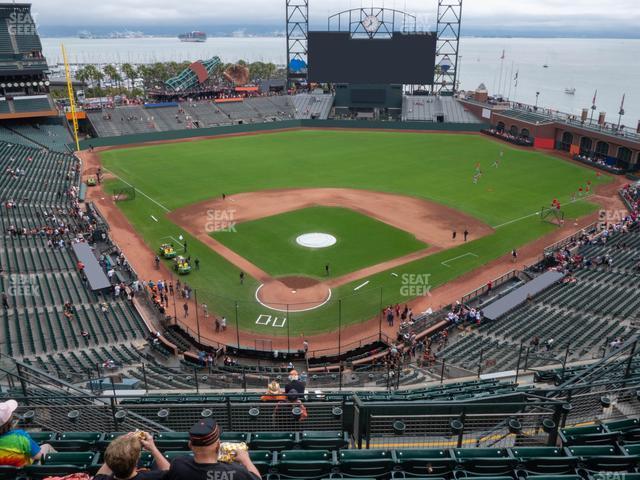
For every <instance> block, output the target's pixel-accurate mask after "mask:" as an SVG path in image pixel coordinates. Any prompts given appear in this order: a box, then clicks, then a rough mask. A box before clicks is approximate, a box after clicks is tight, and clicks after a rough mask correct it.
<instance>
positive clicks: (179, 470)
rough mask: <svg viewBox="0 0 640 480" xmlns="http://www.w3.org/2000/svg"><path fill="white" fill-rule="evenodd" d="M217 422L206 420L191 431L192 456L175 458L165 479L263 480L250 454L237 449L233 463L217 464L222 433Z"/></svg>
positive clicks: (201, 421) (190, 445) (190, 446)
mask: <svg viewBox="0 0 640 480" xmlns="http://www.w3.org/2000/svg"><path fill="white" fill-rule="evenodd" d="M221 433H222V430H221V428H220V426H219V425H218V424H217V423H216V421H215V420H213V419H211V418H205V419H202V420H200V421H199V422H198V423H196V424H195V425H194V426H193V427H191V430H190V431H189V448H190V449H191V451H192V452H193V457H189V456H184V457H178V458H176V459H175V460H174V461H173V462H172V463H171V467H170V469H169V472H168V473H167V475H166V476H165V477H164V478H165V479H166V480H212V479H220V480H222V479H227V480H260V479H261V477H260V472H259V471H258V469H257V468H256V467H255V465H254V464H253V463H252V462H251V459H250V458H249V453H248V452H247V451H245V450H238V451H237V454H236V458H235V462H234V463H232V464H227V463H220V462H218V454H219V452H220V434H221Z"/></svg>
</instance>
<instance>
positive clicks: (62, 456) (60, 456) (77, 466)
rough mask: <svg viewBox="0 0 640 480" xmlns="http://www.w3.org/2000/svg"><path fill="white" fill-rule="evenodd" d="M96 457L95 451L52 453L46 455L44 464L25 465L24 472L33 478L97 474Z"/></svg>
mask: <svg viewBox="0 0 640 480" xmlns="http://www.w3.org/2000/svg"><path fill="white" fill-rule="evenodd" d="M96 457H97V454H96V453H93V452H59V453H50V454H48V455H46V456H45V457H44V460H43V462H42V464H37V465H29V466H27V467H24V468H23V472H24V473H25V475H26V476H27V477H28V478H30V479H33V480H39V479H42V478H46V477H51V476H54V477H55V476H65V475H71V474H72V473H81V472H89V473H91V474H95V472H96V471H97V470H98V468H99V467H98V465H97V463H96Z"/></svg>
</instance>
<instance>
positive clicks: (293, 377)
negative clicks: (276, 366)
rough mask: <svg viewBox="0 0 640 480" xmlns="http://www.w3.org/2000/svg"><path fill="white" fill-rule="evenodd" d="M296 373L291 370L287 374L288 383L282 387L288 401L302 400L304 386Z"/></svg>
mask: <svg viewBox="0 0 640 480" xmlns="http://www.w3.org/2000/svg"><path fill="white" fill-rule="evenodd" d="M299 378H300V377H299V376H298V372H297V371H296V370H291V371H290V372H289V383H288V384H286V385H285V386H284V391H285V393H286V394H287V398H288V399H289V401H294V400H299V399H301V398H304V390H305V384H304V382H301V381H300V380H299Z"/></svg>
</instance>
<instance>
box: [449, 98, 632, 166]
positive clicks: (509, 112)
mask: <svg viewBox="0 0 640 480" xmlns="http://www.w3.org/2000/svg"><path fill="white" fill-rule="evenodd" d="M461 103H462V104H463V105H464V107H465V109H467V110H468V111H470V112H471V113H473V114H474V115H476V116H477V117H478V118H482V119H483V120H485V121H486V122H487V123H489V124H490V125H491V127H492V128H493V129H496V130H503V131H506V132H509V133H511V134H512V135H514V136H516V137H518V136H522V137H528V138H530V139H532V140H534V145H536V146H537V147H540V148H547V149H554V150H559V151H564V152H567V154H569V155H571V156H574V155H577V154H580V155H586V156H597V157H601V158H604V159H608V160H609V162H615V163H616V165H617V166H619V167H620V168H622V169H624V170H629V171H637V170H639V169H640V125H638V129H637V131H636V132H633V131H631V130H629V129H626V128H625V129H622V130H618V129H617V126H616V125H612V124H609V123H606V122H605V121H604V116H599V118H598V119H597V121H596V120H594V121H593V122H590V121H589V119H587V118H586V115H584V116H582V117H578V116H572V115H566V114H561V113H559V112H551V111H549V110H543V109H539V108H535V107H533V106H529V105H523V104H514V103H499V104H495V103H490V102H489V101H488V99H487V98H486V94H485V95H484V96H483V95H482V94H478V93H477V92H476V93H475V94H474V95H473V96H472V97H471V98H467V99H462V100H461Z"/></svg>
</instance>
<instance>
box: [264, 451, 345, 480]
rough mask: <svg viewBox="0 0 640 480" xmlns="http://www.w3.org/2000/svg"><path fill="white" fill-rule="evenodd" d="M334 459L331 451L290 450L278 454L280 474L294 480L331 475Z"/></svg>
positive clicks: (277, 464) (277, 466) (277, 463)
mask: <svg viewBox="0 0 640 480" xmlns="http://www.w3.org/2000/svg"><path fill="white" fill-rule="evenodd" d="M333 465H334V459H333V456H332V455H331V452H330V451H329V450H288V451H282V452H280V453H279V454H278V457H277V462H276V468H277V471H278V473H280V474H281V475H286V476H288V477H293V478H318V477H321V476H323V475H327V474H330V473H331V469H332V468H333Z"/></svg>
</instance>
